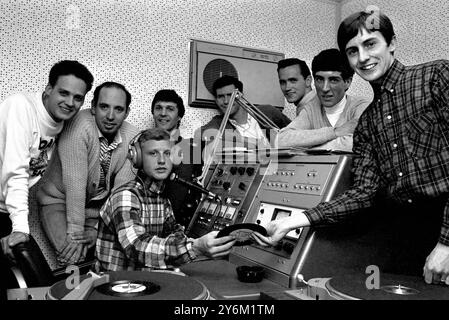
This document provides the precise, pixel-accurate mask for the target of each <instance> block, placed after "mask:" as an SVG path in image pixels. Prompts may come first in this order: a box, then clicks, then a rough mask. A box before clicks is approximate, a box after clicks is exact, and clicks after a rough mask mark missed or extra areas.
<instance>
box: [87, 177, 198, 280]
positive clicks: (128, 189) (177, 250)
mask: <svg viewBox="0 0 449 320" xmlns="http://www.w3.org/2000/svg"><path fill="white" fill-rule="evenodd" d="M95 255H96V258H97V261H96V266H95V269H96V270H97V271H119V270H146V269H152V268H157V269H166V268H168V267H170V266H179V265H181V264H183V263H186V262H189V261H191V260H193V259H195V257H196V255H195V253H194V252H193V250H192V239H190V238H187V236H186V235H185V234H184V228H183V227H182V226H181V225H179V224H177V223H176V221H175V218H174V215H173V211H172V208H171V205H170V202H169V200H168V199H167V198H166V197H165V196H163V194H162V189H161V188H160V187H159V186H158V185H157V184H156V183H155V182H154V181H153V182H151V181H150V182H146V183H145V187H144V186H143V184H142V182H141V181H140V179H139V178H136V179H135V180H133V181H130V182H128V183H126V184H124V185H123V186H121V187H120V188H118V189H117V190H116V191H115V192H114V193H113V194H112V195H111V196H110V197H109V199H108V200H107V202H106V203H105V204H104V205H103V207H102V208H101V210H100V219H99V226H98V237H97V243H96V252H95Z"/></svg>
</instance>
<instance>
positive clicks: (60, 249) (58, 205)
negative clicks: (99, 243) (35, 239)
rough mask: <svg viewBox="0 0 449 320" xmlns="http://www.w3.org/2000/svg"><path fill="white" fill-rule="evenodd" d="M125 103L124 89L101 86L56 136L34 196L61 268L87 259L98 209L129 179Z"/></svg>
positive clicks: (112, 84) (128, 96) (129, 133)
mask: <svg viewBox="0 0 449 320" xmlns="http://www.w3.org/2000/svg"><path fill="white" fill-rule="evenodd" d="M130 103H131V94H130V93H129V92H128V90H126V88H125V87H124V86H123V85H121V84H119V83H116V82H105V83H103V84H101V85H99V86H98V87H97V88H95V91H94V97H93V99H92V104H91V108H90V109H86V110H82V111H80V112H79V114H78V115H77V116H76V117H75V118H74V119H73V120H72V121H70V122H69V123H68V124H67V126H66V128H64V130H63V132H62V133H61V136H60V139H59V141H58V144H57V152H56V155H55V157H54V159H53V161H51V163H50V165H49V170H48V172H47V173H46V174H45V175H44V177H43V179H42V180H43V181H42V184H41V186H40V189H39V191H38V194H37V196H38V201H39V204H40V216H41V221H42V225H43V227H44V230H45V232H46V234H47V236H48V239H49V240H50V243H51V244H52V245H53V247H54V249H55V250H56V253H57V258H58V261H59V263H60V264H61V265H65V264H73V263H77V262H79V261H82V260H83V259H84V258H85V257H86V253H87V250H88V249H89V248H91V247H93V245H94V244H95V240H96V229H95V228H96V224H97V221H98V213H99V210H100V207H101V206H102V205H103V203H104V202H105V201H106V199H107V197H108V196H109V195H110V193H111V190H113V189H114V188H115V187H118V186H120V185H121V184H124V183H125V182H127V181H129V180H132V179H133V178H134V174H133V172H132V171H131V164H130V162H129V161H127V153H128V144H129V142H130V141H131V140H132V138H133V137H134V136H136V135H137V133H138V130H137V128H136V127H134V126H133V125H131V124H130V123H128V122H127V121H125V119H126V117H127V116H128V114H129V112H130V107H129V105H130ZM92 253H93V250H92Z"/></svg>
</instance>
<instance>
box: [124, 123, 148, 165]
mask: <svg viewBox="0 0 449 320" xmlns="http://www.w3.org/2000/svg"><path fill="white" fill-rule="evenodd" d="M145 131H146V130H142V131H140V132H139V133H138V134H137V135H136V136H135V137H134V138H132V140H131V141H130V142H129V144H128V159H129V160H130V161H131V162H132V164H133V166H134V168H136V169H141V168H142V149H141V147H140V142H139V138H140V136H141V135H142V133H144V132H145Z"/></svg>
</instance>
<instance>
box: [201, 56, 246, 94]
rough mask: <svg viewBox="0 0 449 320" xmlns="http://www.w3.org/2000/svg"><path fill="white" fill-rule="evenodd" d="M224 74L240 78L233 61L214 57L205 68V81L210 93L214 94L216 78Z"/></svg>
mask: <svg viewBox="0 0 449 320" xmlns="http://www.w3.org/2000/svg"><path fill="white" fill-rule="evenodd" d="M223 76H232V77H235V78H237V79H238V74H237V69H236V68H235V67H234V66H233V65H232V63H230V62H229V61H228V60H225V59H214V60H211V61H209V63H208V64H207V65H206V67H205V68H204V72H203V82H204V86H205V87H206V89H207V91H209V92H210V94H212V95H214V92H213V91H212V86H213V84H214V82H215V80H217V79H218V78H221V77H223Z"/></svg>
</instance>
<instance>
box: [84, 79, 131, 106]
mask: <svg viewBox="0 0 449 320" xmlns="http://www.w3.org/2000/svg"><path fill="white" fill-rule="evenodd" d="M103 88H117V89H121V90H123V91H124V92H125V95H126V109H128V107H129V105H130V104H131V93H129V92H128V90H126V88H125V86H124V85H122V84H120V83H117V82H112V81H107V82H103V83H102V84H100V85H99V86H97V87H96V88H95V90H94V97H93V99H92V106H93V107H96V106H97V102H98V97H99V96H100V91H101V89H103Z"/></svg>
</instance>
